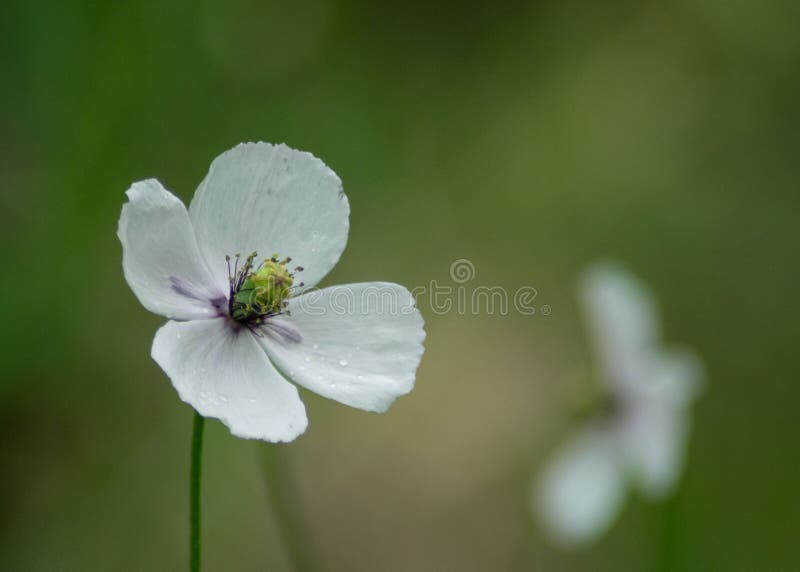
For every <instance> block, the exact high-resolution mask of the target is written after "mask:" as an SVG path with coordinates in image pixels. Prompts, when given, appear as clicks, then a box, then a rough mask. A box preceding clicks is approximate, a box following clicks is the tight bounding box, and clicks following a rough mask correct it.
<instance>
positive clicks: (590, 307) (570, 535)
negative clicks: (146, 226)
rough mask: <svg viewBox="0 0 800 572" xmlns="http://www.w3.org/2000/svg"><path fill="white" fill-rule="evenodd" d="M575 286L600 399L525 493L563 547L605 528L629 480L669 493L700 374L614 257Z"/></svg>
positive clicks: (655, 493)
mask: <svg viewBox="0 0 800 572" xmlns="http://www.w3.org/2000/svg"><path fill="white" fill-rule="evenodd" d="M580 294H581V298H582V301H583V304H584V307H585V308H584V310H585V314H586V318H587V323H588V329H589V334H590V340H591V342H592V346H593V349H594V353H595V354H596V359H597V361H598V362H599V370H600V380H599V383H600V388H599V389H600V392H601V394H602V395H601V396H602V397H603V399H604V403H605V407H603V408H601V410H600V411H597V412H595V414H594V415H592V416H590V417H589V419H587V420H585V421H584V422H583V423H582V424H581V425H579V426H578V427H577V428H575V429H574V430H573V432H572V433H571V434H570V435H569V436H568V437H567V438H566V440H565V442H564V443H563V444H562V445H561V446H560V448H559V449H558V450H557V451H556V452H555V454H554V455H553V456H552V457H551V458H550V459H549V460H548V461H547V462H546V464H545V466H544V468H543V470H542V472H541V474H540V475H539V479H538V480H537V482H536V483H535V486H534V488H533V493H532V502H533V506H534V510H535V511H536V513H537V514H538V516H539V518H540V520H541V522H542V523H543V525H544V527H545V529H546V531H547V532H548V533H549V534H550V536H551V537H552V538H553V540H554V541H556V542H557V543H559V544H561V545H563V546H566V547H575V546H579V545H582V544H585V543H587V542H589V541H591V540H592V539H594V538H596V537H597V536H599V535H600V534H601V533H603V532H604V531H605V530H606V529H607V528H608V527H609V526H610V525H611V523H612V522H613V521H614V518H615V517H616V516H617V515H618V514H619V512H620V510H621V508H622V506H623V502H624V500H625V497H626V493H627V491H628V489H629V488H634V489H636V490H637V491H638V492H639V493H640V494H642V495H643V496H644V497H645V498H649V499H652V500H659V499H663V498H665V497H666V496H668V495H669V493H670V492H671V491H672V490H673V488H674V487H675V485H676V482H677V480H678V478H679V476H680V473H681V468H682V464H683V459H684V454H685V447H686V441H687V437H688V432H689V422H690V407H691V404H692V401H693V399H694V397H695V396H696V394H697V392H698V390H699V388H700V384H701V381H702V371H701V367H700V364H699V362H698V361H697V359H696V358H695V357H694V355H693V354H691V353H690V352H688V351H685V350H680V351H678V350H666V349H664V348H662V345H661V340H660V338H659V333H660V332H659V330H660V324H659V320H658V315H657V309H656V305H655V302H654V301H653V300H652V298H651V296H650V294H649V293H648V291H647V290H646V289H645V287H644V286H643V285H642V284H640V283H639V282H638V281H637V280H636V279H635V278H634V277H632V276H631V275H630V274H628V273H627V272H626V271H625V270H624V269H622V268H621V267H620V266H617V265H614V264H604V265H598V266H595V267H593V268H591V269H590V270H589V271H588V272H587V273H586V275H585V277H584V280H583V283H582V288H581V292H580Z"/></svg>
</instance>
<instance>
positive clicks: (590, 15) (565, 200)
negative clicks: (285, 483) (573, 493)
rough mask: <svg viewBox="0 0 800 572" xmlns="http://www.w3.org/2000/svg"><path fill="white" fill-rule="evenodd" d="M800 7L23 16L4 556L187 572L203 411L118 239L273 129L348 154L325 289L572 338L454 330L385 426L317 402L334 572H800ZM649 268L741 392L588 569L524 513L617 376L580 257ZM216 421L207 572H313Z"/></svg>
mask: <svg viewBox="0 0 800 572" xmlns="http://www.w3.org/2000/svg"><path fill="white" fill-rule="evenodd" d="M799 25H800V5H798V4H797V3H796V2H790V1H788V0H787V1H765V2H743V1H735V0H734V1H731V2H728V1H723V0H671V1H669V2H652V3H650V2H631V1H625V0H620V1H615V2H603V3H598V2H590V1H567V2H556V1H541V2H487V3H484V4H470V3H462V4H453V3H449V2H443V1H434V2H405V3H402V4H395V3H391V4H383V3H376V2H365V1H355V0H353V1H347V2H336V3H334V2H326V1H322V0H310V1H307V2H280V3H273V2H258V1H247V0H232V1H228V2H213V1H210V0H195V1H193V2H165V1H162V0H159V1H146V2H131V3H123V2H110V3H101V2H85V3H76V2H70V1H66V2H65V1H61V0H59V1H53V0H43V1H41V2H35V3H32V2H23V1H21V0H11V1H10V2H9V1H8V0H6V1H5V2H3V3H2V5H0V72H2V75H1V76H0V77H1V78H2V79H1V80H0V82H1V83H0V110H1V111H0V125H1V129H0V151H1V152H0V238H2V244H3V246H2V252H3V272H2V277H0V281H1V282H0V284H1V285H2V291H1V292H0V293H1V294H2V296H0V312H1V313H2V314H1V315H2V326H1V327H0V330H1V333H0V336H2V337H1V339H0V343H1V345H0V348H2V349H1V350H0V352H1V354H0V355H2V367H0V375H1V376H2V381H0V569H2V570H14V571H17V570H25V571H39V570H42V571H45V570H46V571H52V570H103V571H107V570H175V569H183V568H184V567H185V565H186V560H187V512H188V494H187V481H188V454H189V437H190V430H191V410H190V408H189V407H188V406H186V405H185V404H183V403H182V402H181V401H180V400H179V399H178V398H177V396H176V393H175V391H174V390H173V388H172V386H171V384H170V383H169V381H168V379H167V378H166V376H165V375H164V374H163V373H162V372H161V371H160V370H159V368H158V366H157V365H156V364H155V363H154V362H153V361H152V360H151V359H150V357H149V348H150V343H151V341H152V337H153V334H154V332H155V330H156V329H157V328H158V326H159V325H160V323H161V322H162V321H163V320H162V319H161V318H159V317H157V316H154V315H151V314H149V313H148V312H147V311H146V310H144V308H142V307H141V306H140V304H139V303H138V301H137V300H136V299H135V297H134V296H133V294H132V293H131V291H130V290H129V288H128V287H127V284H126V283H125V281H124V279H123V276H122V269H121V247H120V244H119V242H118V240H117V238H116V235H115V233H116V225H117V219H118V216H119V212H120V207H121V205H122V203H123V201H124V200H125V197H124V191H125V189H126V188H127V187H128V186H129V185H130V183H131V182H132V181H134V180H139V179H143V178H146V177H157V178H158V179H159V180H161V181H162V182H163V183H164V185H165V186H166V187H167V188H169V189H171V190H172V191H173V192H175V193H176V194H177V195H178V196H180V197H181V198H182V199H184V201H186V202H188V201H189V200H190V199H191V196H192V193H193V192H194V189H195V187H196V185H197V184H198V183H199V181H200V180H201V178H202V177H203V176H204V174H205V172H206V169H207V168H208V164H209V163H210V161H211V160H212V159H213V158H214V157H215V156H216V155H218V154H219V153H221V152H222V151H224V150H225V149H228V148H229V147H232V146H234V145H235V144H236V143H239V142H240V141H249V140H265V141H271V142H286V143H288V144H289V145H291V146H293V147H296V148H300V149H305V150H310V151H312V152H313V153H314V154H316V155H317V156H319V157H321V158H322V159H323V160H324V161H325V162H326V163H327V164H328V165H329V166H331V167H332V168H333V169H334V170H335V171H336V172H337V173H338V174H339V175H340V176H341V178H342V179H343V181H344V185H345V191H346V193H347V194H348V196H349V199H350V203H351V206H352V217H351V232H350V238H349V244H348V248H347V250H346V251H345V253H344V255H343V257H342V260H341V262H340V264H339V265H338V266H337V267H336V269H335V270H334V271H333V273H332V274H331V275H329V276H328V278H327V279H326V280H325V284H337V283H346V282H356V281H366V280H375V279H378V280H391V281H396V282H400V283H402V284H404V285H406V286H408V287H409V288H411V287H414V286H417V285H425V284H428V282H429V281H430V280H432V279H436V280H438V281H440V283H443V284H448V283H449V267H450V264H451V262H452V261H453V260H455V259H459V258H467V259H469V260H470V261H472V263H473V264H474V265H475V268H476V272H477V274H476V276H475V279H474V280H473V281H472V282H471V283H470V284H471V285H474V286H477V285H485V286H502V287H507V288H509V289H512V290H513V289H516V288H518V287H519V286H523V285H531V286H534V287H535V288H536V289H537V290H538V292H539V295H538V297H537V304H538V303H541V304H547V305H549V306H550V307H551V308H552V313H551V315H549V316H544V315H542V314H541V313H540V314H537V315H535V316H532V317H530V316H520V315H515V314H513V313H512V314H511V315H508V316H497V315H494V316H489V315H458V314H457V313H454V312H452V313H449V314H447V315H437V314H435V313H433V312H432V311H430V307H429V305H428V304H427V302H426V300H425V299H421V300H420V306H421V309H422V311H423V315H424V316H425V317H426V322H427V325H426V329H427V332H428V337H427V341H426V348H427V350H426V353H425V356H424V358H423V361H422V365H421V368H420V371H419V374H418V377H417V387H416V389H415V390H414V391H413V392H412V393H411V394H410V395H408V396H406V397H403V398H401V399H400V400H399V401H398V402H397V403H396V404H395V405H394V406H393V407H392V408H391V409H390V411H389V412H388V413H387V414H386V415H383V416H378V415H373V414H368V413H363V412H360V411H356V410H352V409H348V408H346V407H344V406H341V405H339V404H337V403H334V402H331V401H327V400H324V399H322V398H319V397H317V396H315V395H312V394H310V393H308V392H304V395H303V397H304V400H305V403H306V405H307V408H308V411H309V419H310V427H309V430H308V432H307V433H306V434H305V435H303V436H302V437H301V438H299V439H298V440H297V441H296V442H294V443H292V444H290V445H288V446H284V447H285V452H286V456H287V457H288V459H289V461H290V463H291V470H292V471H293V473H294V474H295V475H296V478H297V484H298V487H299V492H300V496H301V502H302V510H303V511H304V513H305V514H306V516H307V518H308V523H309V527H310V530H311V533H312V536H313V550H314V553H315V554H316V555H317V558H318V560H319V562H320V564H321V569H324V570H336V571H339V570H345V571H375V570H381V571H411V570H413V571H421V570H459V571H472V570H475V571H479V570H480V571H485V570H593V571H595V570H609V571H611V570H620V569H626V570H656V569H663V570H743V571H744V570H798V569H800V552H798V550H797V546H796V545H797V539H796V537H797V531H798V526H799V525H800V497H799V496H798V492H797V483H798V477H800V470H799V469H800V453H799V451H798V445H797V435H798V421H797V419H798V416H797V407H798V405H797V403H798V397H800V388H798V386H797V383H796V381H797V372H798V366H799V365H800V363H798V362H800V358H799V357H798V355H799V352H798V351H797V349H796V344H797V329H796V328H797V318H798V303H797V298H796V292H797V287H798V284H800V280H798V279H799V278H800V276H799V274H800V273H798V263H797V257H798V247H799V246H800V240H798V239H799V238H800V237H799V236H798V213H799V212H800V208H799V207H800V200H798V181H799V180H800V161H798V158H797V149H798V146H797V137H798V132H800V105H798V101H800V33H798V32H799V31H800V27H799ZM609 256H610V257H614V258H618V259H620V260H622V261H624V262H626V263H627V264H628V265H629V266H630V267H631V268H633V269H634V270H635V271H636V272H637V273H638V274H639V275H640V276H641V277H642V278H643V279H644V280H645V281H646V282H647V283H649V284H650V285H651V286H652V287H653V289H654V290H655V292H656V294H657V295H658V297H659V299H660V301H661V303H662V307H663V311H664V321H665V329H666V333H665V335H666V338H667V340H668V341H669V342H670V343H671V342H682V343H685V344H686V345H689V346H691V347H693V348H695V349H696V350H697V352H698V353H700V355H702V356H703V358H704V360H705V362H706V365H707V368H708V373H709V381H710V384H709V387H708V391H707V392H706V394H705V395H704V396H703V398H702V400H701V401H700V402H699V403H698V406H697V407H696V423H695V431H694V434H693V438H692V442H691V447H690V452H689V459H688V463H687V469H686V472H685V475H684V480H683V485H682V487H681V490H680V492H679V494H678V495H677V497H676V498H675V499H673V500H671V501H669V502H668V503H667V504H666V505H649V504H645V503H643V502H641V501H638V500H636V499H635V498H634V499H633V500H632V502H630V503H629V504H628V505H627V508H626V510H625V512H624V514H623V515H622V518H621V519H620V520H619V522H618V523H617V524H616V525H615V526H614V528H613V529H612V530H611V531H610V532H609V533H608V534H607V535H606V536H605V537H603V538H602V539H601V540H600V541H599V542H598V543H597V544H595V545H593V546H592V547H591V548H589V549H588V550H586V551H583V552H580V553H576V554H565V553H562V552H560V551H558V550H556V549H554V548H553V547H552V546H551V545H550V544H549V543H548V542H547V541H546V540H545V538H544V537H543V535H542V533H541V531H540V529H539V528H538V527H537V525H536V524H535V523H534V522H533V520H532V519H531V516H530V514H529V512H528V508H527V505H526V499H527V492H528V487H529V483H530V479H531V478H532V476H533V475H534V474H535V470H536V468H537V466H538V465H539V464H540V463H541V461H542V460H543V459H544V458H545V455H546V454H547V453H548V452H549V451H550V450H551V449H552V448H553V447H554V446H555V445H556V444H557V443H558V441H559V439H560V437H561V436H562V435H563V434H564V431H565V430H566V428H567V427H568V426H569V422H570V416H569V415H570V414H569V409H568V404H569V401H570V394H571V384H572V382H573V380H574V379H575V378H576V372H579V371H581V370H582V369H584V368H586V367H588V366H590V355H589V349H588V347H587V344H586V342H585V336H584V333H583V330H582V324H581V320H580V315H579V314H578V311H577V303H576V300H575V295H574V294H575V281H576V278H577V276H578V274H579V272H580V270H581V268H582V267H583V266H584V265H585V264H587V263H589V262H591V261H593V260H595V259H596V258H598V257H609ZM265 446H266V445H263V444H258V443H253V442H247V441H243V440H238V439H235V438H233V437H231V436H230V434H229V433H228V431H227V430H226V429H225V427H224V426H222V425H221V424H220V423H218V422H216V421H213V422H211V423H209V424H208V428H207V440H206V448H205V481H204V510H205V515H204V516H205V521H204V524H203V526H204V557H205V564H206V569H207V570H262V569H263V570H266V569H269V570H288V569H289V564H288V559H287V557H286V553H285V550H284V548H283V545H282V543H281V542H280V539H279V537H278V534H277V532H276V527H275V523H274V519H273V516H272V513H271V512H270V507H269V503H268V501H267V499H266V494H265V490H264V484H263V480H262V475H261V473H260V471H259V450H260V448H262V447H265Z"/></svg>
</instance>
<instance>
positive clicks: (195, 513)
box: [189, 411, 205, 572]
mask: <svg viewBox="0 0 800 572" xmlns="http://www.w3.org/2000/svg"><path fill="white" fill-rule="evenodd" d="M204 425H205V418H204V417H203V416H202V415H200V414H199V413H198V412H197V411H195V412H194V424H193V426H192V463H191V474H190V477H189V570H191V572H199V571H200V475H201V473H202V470H203V426H204Z"/></svg>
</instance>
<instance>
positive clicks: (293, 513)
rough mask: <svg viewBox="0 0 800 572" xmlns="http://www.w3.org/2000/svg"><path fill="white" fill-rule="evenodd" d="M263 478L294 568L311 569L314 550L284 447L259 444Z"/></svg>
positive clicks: (300, 571) (301, 571)
mask: <svg viewBox="0 0 800 572" xmlns="http://www.w3.org/2000/svg"><path fill="white" fill-rule="evenodd" d="M261 449H262V462H261V466H262V469H263V471H264V480H265V483H266V487H267V497H268V498H269V501H270V504H271V506H272V510H273V511H274V514H275V520H276V521H277V524H278V529H279V532H280V535H281V539H282V540H283V543H284V545H285V546H286V551H287V552H288V556H289V560H290V562H291V564H292V569H293V570H294V572H311V571H312V570H314V568H315V567H314V556H313V554H314V550H313V546H312V543H311V541H310V535H309V533H308V527H307V526H306V522H305V519H304V518H303V513H302V509H301V506H300V499H299V495H298V493H297V489H296V487H295V486H294V481H293V479H292V473H291V469H290V467H289V463H288V462H287V458H286V455H285V447H283V446H281V445H277V444H275V445H273V444H271V443H270V444H267V445H266V446H261Z"/></svg>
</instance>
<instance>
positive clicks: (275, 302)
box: [225, 252, 303, 326]
mask: <svg viewBox="0 0 800 572" xmlns="http://www.w3.org/2000/svg"><path fill="white" fill-rule="evenodd" d="M257 256H258V253H257V252H253V253H252V254H250V256H248V257H247V258H245V259H244V261H243V262H242V260H241V256H240V255H239V254H237V255H235V256H234V258H233V260H234V264H233V271H231V257H230V256H226V257H225V261H226V262H227V263H228V283H229V285H230V294H229V297H228V313H229V315H230V317H231V318H232V319H234V320H236V321H237V322H240V323H243V324H247V325H248V326H258V325H260V324H262V323H264V320H266V319H267V318H270V317H272V316H277V315H278V314H285V313H288V312H289V311H288V309H287V305H288V303H289V297H290V296H291V294H292V288H293V287H294V276H295V274H296V273H297V272H301V271H302V270H303V268H302V267H300V266H297V267H296V268H295V269H294V270H293V271H290V270H289V268H288V267H287V264H289V262H291V260H292V259H291V258H289V257H288V256H287V257H286V258H284V259H283V260H280V259H279V258H278V255H277V254H275V255H273V257H272V258H268V259H265V260H264V261H263V262H261V264H259V265H258V266H256V265H255V259H256V257H257ZM240 263H241V267H240V266H239V264H240ZM297 286H303V283H302V282H301V283H300V284H298V285H297Z"/></svg>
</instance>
